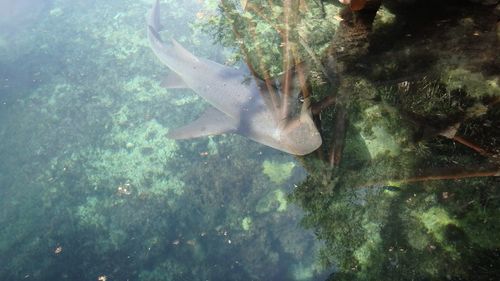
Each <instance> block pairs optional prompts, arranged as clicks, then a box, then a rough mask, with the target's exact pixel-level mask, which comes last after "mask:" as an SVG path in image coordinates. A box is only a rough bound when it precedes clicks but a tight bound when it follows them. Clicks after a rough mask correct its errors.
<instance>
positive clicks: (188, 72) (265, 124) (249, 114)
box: [146, 0, 322, 155]
mask: <svg viewBox="0 0 500 281" xmlns="http://www.w3.org/2000/svg"><path fill="white" fill-rule="evenodd" d="M146 22H147V37H148V40H149V44H150V47H151V49H152V51H153V53H154V54H155V55H156V57H157V58H158V59H159V61H160V62H161V63H162V64H164V65H165V66H167V67H168V68H169V69H170V70H171V71H172V72H173V73H172V74H171V75H170V76H168V77H167V79H166V80H165V82H164V83H163V85H164V86H165V87H166V88H189V89H191V90H193V91H194V92H195V93H196V94H197V95H199V96H200V97H202V98H203V99H204V100H205V101H206V102H207V103H208V104H209V106H208V108H207V109H206V111H205V112H204V113H202V114H201V116H200V117H199V118H198V119H196V120H195V121H193V122H191V123H189V124H187V125H185V126H182V127H180V128H177V129H173V130H169V133H168V134H167V137H168V138H171V139H191V138H198V137H204V136H210V135H218V134H225V133H236V134H239V135H242V136H244V137H246V138H248V139H251V140H253V141H255V142H258V143H261V144H263V145H266V146H269V147H272V148H275V149H278V150H280V151H283V152H286V153H289V154H293V155H306V154H309V153H311V152H313V151H315V150H316V149H317V148H318V147H320V145H321V142H322V140H321V136H320V133H319V131H318V129H317V127H316V125H315V123H314V121H313V118H312V114H311V109H310V102H309V98H306V99H304V100H303V102H302V105H300V104H299V105H298V106H296V107H299V108H298V109H296V110H293V108H292V107H293V105H294V104H295V105H296V104H297V103H299V102H300V101H299V99H298V98H297V99H294V98H286V97H284V95H283V94H281V96H278V98H279V99H280V102H279V104H280V106H276V105H273V103H272V102H270V98H269V95H270V93H269V89H268V87H266V84H265V83H264V81H262V80H260V79H259V78H257V77H255V76H252V75H250V77H249V75H248V71H244V70H241V69H236V68H233V67H229V66H226V65H223V64H219V63H217V62H215V61H211V60H208V59H204V58H199V57H196V56H195V55H194V54H193V53H191V52H189V51H188V50H187V49H186V48H184V47H183V46H182V45H181V44H179V43H178V42H177V41H176V40H175V39H173V38H171V39H170V41H171V42H170V43H169V44H167V43H165V42H164V41H163V40H162V38H161V36H160V31H161V29H162V25H161V23H160V3H159V0H156V1H155V2H154V4H153V7H152V9H151V10H150V12H149V13H148V15H147V20H146Z"/></svg>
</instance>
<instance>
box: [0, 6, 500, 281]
mask: <svg viewBox="0 0 500 281" xmlns="http://www.w3.org/2000/svg"><path fill="white" fill-rule="evenodd" d="M214 3H215V2H214ZM308 4H309V6H308V7H309V8H308V9H309V11H311V13H312V15H308V16H307V17H304V20H308V21H309V23H310V24H313V25H312V26H313V27H314V26H319V27H321V28H319V27H317V28H311V27H309V28H305V31H303V30H302V29H301V32H309V33H306V34H307V35H308V36H309V37H308V39H309V41H306V43H307V44H309V45H310V46H309V47H310V48H312V49H313V52H314V53H315V54H318V56H319V54H322V53H321V52H322V51H324V50H325V49H327V46H328V41H329V38H331V36H333V34H334V32H333V31H332V30H330V29H329V28H330V27H331V26H333V27H335V28H337V27H336V26H337V25H338V20H337V21H335V19H333V17H330V18H329V20H328V21H326V20H321V17H320V10H319V8H318V6H315V4H314V3H308ZM36 6H37V8H36V12H33V13H31V12H30V13H28V14H29V16H27V17H22V20H20V21H19V22H16V21H15V15H16V14H18V13H19V12H18V11H19V10H16V13H14V14H13V18H12V20H11V21H10V22H9V25H7V24H4V25H2V28H1V30H2V33H1V36H0V48H1V49H0V74H1V75H2V76H1V78H2V80H1V82H0V83H1V84H0V90H1V95H0V118H1V119H0V139H1V147H0V157H1V159H2V161H1V162H0V187H1V188H0V195H1V197H0V207H1V209H2V212H1V213H0V224H1V226H2V231H1V232H0V264H2V267H1V269H0V279H2V280H54V279H58V280H65V279H68V280H96V279H98V278H100V277H101V278H102V276H106V278H107V279H108V280H344V279H345V280H353V279H360V280H364V279H366V280H375V279H378V280H381V279H380V278H379V277H380V276H384V277H385V278H387V279H391V280H444V279H448V280H449V279H452V280H472V279H471V278H472V277H474V278H477V279H476V280H494V279H492V278H495V276H497V275H496V274H497V272H498V268H499V257H498V247H499V245H498V242H497V241H496V239H495V237H496V234H498V225H499V224H498V223H499V221H498V218H499V217H500V216H499V209H498V185H499V182H498V179H497V177H492V176H484V177H479V176H475V177H471V178H465V176H466V175H472V176H474V175H476V174H479V173H480V172H483V174H484V173H486V174H487V173H488V172H490V171H495V169H498V158H495V157H494V155H495V153H498V151H497V150H498V136H499V134H498V121H497V120H499V118H497V117H498V115H499V111H498V103H495V101H496V100H497V99H498V95H499V89H498V76H495V75H498V64H497V63H498V61H495V59H494V56H492V55H491V53H492V50H495V47H496V48H497V47H498V45H496V44H497V43H495V42H496V41H495V40H498V35H497V33H496V32H498V31H497V29H495V24H494V21H495V19H494V16H492V15H493V14H492V11H493V8H492V7H494V6H489V7H490V8H488V6H486V7H482V6H479V7H477V6H473V7H476V8H474V9H472V8H470V7H469V8H456V9H455V10H454V11H453V12H454V16H453V17H448V16H449V15H447V14H446V13H445V15H439V16H436V19H433V20H432V21H430V22H432V23H433V24H429V25H425V24H423V23H421V22H418V21H412V17H408V18H407V20H408V22H409V23H405V24H403V23H399V25H398V24H397V23H394V22H393V20H394V18H393V16H391V13H390V10H387V9H384V10H381V11H379V16H378V18H377V19H378V20H379V21H378V22H377V21H376V23H375V26H374V34H375V35H377V36H375V37H374V39H373V40H374V41H373V44H372V49H370V52H368V53H365V54H361V55H358V56H357V57H358V58H359V59H358V61H357V62H356V63H354V65H355V67H354V68H348V69H349V70H348V71H346V72H342V71H339V73H341V74H342V77H340V82H337V83H338V84H334V86H332V88H340V89H342V90H345V87H346V86H345V85H346V84H348V85H349V97H350V100H351V101H350V102H346V104H347V106H346V107H347V109H348V110H347V111H348V119H349V125H348V126H347V130H346V138H345V147H344V151H343V156H342V161H341V165H340V166H339V167H338V168H335V169H332V168H330V166H329V164H328V163H326V162H325V161H322V160H319V159H321V157H319V156H316V155H312V156H309V157H306V158H294V157H292V156H290V155H285V154H283V153H281V152H278V151H275V150H273V149H271V148H267V147H263V146H261V145H259V144H256V143H253V142H251V141H249V140H246V139H243V138H241V137H239V136H233V135H226V136H217V137H212V138H202V139H197V140H189V141H179V142H177V141H173V140H169V139H167V138H165V137H164V136H165V134H166V133H167V132H168V129H169V128H173V127H178V126H180V125H182V124H185V123H187V122H188V121H189V120H192V119H193V118H195V116H197V115H198V114H199V113H200V112H202V110H203V108H204V106H205V105H204V104H203V103H202V101H201V99H199V98H197V97H196V96H195V95H193V94H192V93H191V92H189V91H186V90H175V91H170V90H169V91H167V90H165V89H162V88H161V87H160V84H159V83H160V81H161V79H162V77H163V76H164V75H165V73H166V72H168V70H167V69H166V67H164V66H162V65H161V64H160V63H158V62H157V60H156V59H155V57H154V55H153V53H152V52H151V50H150V49H149V46H148V43H147V40H146V36H145V19H144V16H145V14H146V12H147V11H148V10H149V9H150V6H151V3H150V2H149V1H130V2H123V1H112V2H110V1H106V2H103V1H71V2H69V1H53V2H51V3H48V2H47V3H43V4H42V3H37V5H36ZM18 7H19V9H21V10H22V9H23V6H22V5H20V6H18ZM215 7H216V5H214V4H213V3H209V2H206V3H205V5H204V6H200V5H199V4H197V3H196V1H193V2H192V3H191V2H189V3H182V4H181V3H180V2H178V1H166V2H163V4H162V8H163V11H162V19H164V24H165V26H166V27H167V30H166V31H165V32H164V33H163V35H164V36H165V38H167V36H168V35H171V36H173V37H174V38H177V39H178V40H179V41H180V42H181V43H182V44H183V45H185V46H186V47H188V48H189V49H190V50H192V51H194V52H195V53H196V54H197V55H199V56H200V57H206V58H211V59H214V60H217V61H220V62H224V61H225V60H226V59H225V58H226V57H228V58H229V59H227V60H228V61H229V62H231V61H232V60H231V58H232V57H231V53H232V51H231V50H235V49H236V48H237V44H234V42H231V41H230V39H231V38H230V37H231V36H230V35H231V34H232V33H231V32H230V30H229V29H228V26H227V25H224V24H223V23H219V25H218V26H219V30H220V31H221V33H219V34H218V36H219V37H222V39H224V38H225V37H224V36H226V37H228V38H226V41H230V42H229V45H231V46H232V47H233V49H231V48H230V49H222V48H220V47H212V46H211V44H208V43H207V42H211V40H210V38H211V37H210V34H209V32H207V29H210V28H211V27H213V26H210V25H207V22H211V21H210V20H211V19H212V20H214V21H215V22H213V21H212V24H214V25H216V26H217V24H218V23H217V21H216V20H215V19H217V15H219V16H220V13H217V12H215V11H216V9H215ZM325 7H326V12H327V13H330V14H333V15H335V14H336V13H338V10H337V9H338V7H337V6H333V5H331V4H329V3H327V5H326V6H325ZM301 9H303V8H301ZM33 11H34V10H33ZM211 13H212V14H211ZM212 16H214V17H213V18H212ZM440 17H443V18H440ZM413 20H414V19H413ZM416 22H418V23H419V24H421V26H420V25H415V24H416ZM492 22H493V24H492ZM13 23H16V24H13ZM193 23H197V24H198V25H194V26H193ZM202 23H203V25H204V27H203V28H202V27H201V25H202ZM257 23H259V22H257ZM268 24H269V23H268ZM314 24H316V25H314ZM412 24H413V25H412ZM438 24H439V25H438ZM330 25H331V26H330ZM408 26H409V27H408ZM436 26H440V27H441V30H443V31H442V33H439V32H431V31H433V30H436ZM443 26H444V27H443ZM208 27H210V28H208ZM257 27H258V31H259V32H260V33H259V34H262V37H255V38H257V39H255V42H261V41H262V42H261V43H262V44H263V46H264V49H266V48H265V47H268V50H269V53H270V54H271V55H272V54H274V55H276V54H279V48H271V47H272V46H275V45H276V41H274V40H277V39H276V34H275V33H273V31H272V29H270V28H269V26H266V25H265V24H262V23H261V25H258V26H257ZM418 27H421V29H419V28H418ZM259 28H260V29H259ZM212 30H213V29H212ZM315 31H316V32H315ZM410 31H411V32H410ZM406 34H411V36H408V35H406ZM477 34H478V35H477ZM233 35H234V34H233ZM301 36H304V33H302V35H301ZM398 36H401V37H398ZM259 38H261V39H259ZM401 38H403V39H401ZM439 38H447V39H448V40H438V39H439ZM233 39H234V38H233ZM389 39H390V40H389ZM469 40H470V41H469ZM299 41H300V40H299ZM245 42H247V41H245ZM339 42H341V43H342V42H344V43H346V44H347V43H348V40H347V41H342V40H340V41H339ZM391 42H394V44H391ZM470 42H474V44H469V43H470ZM226 43H227V42H226ZM307 44H302V47H303V48H304V50H307V48H306V47H304V45H306V46H307ZM248 46H249V47H252V46H253V44H252V43H248ZM325 46H326V47H325ZM304 53H306V54H305V55H304V54H302V55H303V56H307V55H310V53H309V52H308V51H304ZM478 54H480V55H478ZM234 60H236V59H234ZM268 63H269V64H271V65H277V66H276V67H275V68H278V70H279V68H280V67H281V62H279V61H277V62H276V61H272V60H271V61H270V62H268ZM327 67H328V66H327ZM313 72H314V73H316V75H319V76H320V75H321V69H314V70H313ZM495 73H496V74H495ZM336 79H339V78H338V77H337V78H336ZM324 80H328V79H324ZM342 81H344V82H342ZM346 81H347V82H346ZM323 82H324V81H323ZM343 87H344V88H343ZM332 88H328V87H327V86H325V85H324V83H319V82H318V81H316V84H314V86H313V90H314V91H315V92H314V94H315V95H317V100H320V99H321V97H322V96H324V95H325V93H327V92H329V91H332V90H331V89H332ZM338 111H339V109H338V107H332V108H330V109H328V110H325V111H324V112H322V114H321V123H322V126H321V128H322V129H323V133H324V141H325V144H326V146H327V145H328V144H329V143H331V142H332V139H335V135H336V134H335V133H337V135H338V132H339V130H338V128H337V130H336V132H334V128H335V126H334V125H331V124H334V123H335V120H338V119H339V117H338V116H339V115H336V112H338ZM471 112H472V113H471ZM415 116H417V117H415ZM457 116H469V117H468V118H466V119H460V118H459V117H457ZM436 120H437V121H436ZM329 122H330V123H329ZM456 122H460V128H459V130H458V134H459V135H461V136H463V137H464V138H467V139H470V140H471V141H474V143H476V144H477V145H478V146H480V147H482V148H483V149H484V150H486V151H488V154H487V155H486V154H485V155H486V156H485V155H481V153H477V152H475V151H474V150H472V149H470V148H468V147H465V146H462V145H461V144H460V143H459V142H457V141H456V140H450V139H447V138H445V137H440V136H439V134H437V133H436V132H429V131H432V130H431V129H434V128H436V127H438V129H436V130H437V131H439V129H441V130H444V129H446V128H447V127H448V126H450V124H454V123H456ZM422 124H424V125H422ZM425 124H431V125H432V126H425ZM430 128H431V129H430ZM443 128H444V129H443ZM324 150H325V154H326V155H328V153H327V152H328V148H327V147H325V149H324ZM325 157H327V156H325ZM490 174H491V173H490ZM439 176H441V178H443V179H441V180H432V181H431V180H430V179H432V177H434V178H437V177H439ZM302 218H303V219H302ZM330 274H332V275H330Z"/></svg>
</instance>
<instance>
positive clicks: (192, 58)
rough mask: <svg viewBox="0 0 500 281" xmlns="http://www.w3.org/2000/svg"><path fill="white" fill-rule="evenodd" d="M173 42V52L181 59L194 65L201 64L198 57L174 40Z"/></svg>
mask: <svg viewBox="0 0 500 281" xmlns="http://www.w3.org/2000/svg"><path fill="white" fill-rule="evenodd" d="M171 40H172V45H173V47H172V49H173V51H174V52H175V53H177V54H178V55H179V56H180V57H182V58H183V59H185V60H187V61H190V62H193V63H198V62H200V60H199V59H198V58H197V57H195V56H194V55H193V54H192V53H191V52H190V51H188V50H186V49H185V48H184V47H182V45H181V44H179V43H178V42H177V41H176V40H175V39H174V38H172V39H171Z"/></svg>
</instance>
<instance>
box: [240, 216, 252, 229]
mask: <svg viewBox="0 0 500 281" xmlns="http://www.w3.org/2000/svg"><path fill="white" fill-rule="evenodd" d="M241 228H243V230H245V231H249V230H250V229H251V228H252V218H251V217H244V218H243V219H242V220H241Z"/></svg>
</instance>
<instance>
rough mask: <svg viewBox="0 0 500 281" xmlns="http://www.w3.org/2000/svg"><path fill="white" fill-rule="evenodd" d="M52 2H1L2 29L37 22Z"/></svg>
mask: <svg viewBox="0 0 500 281" xmlns="http://www.w3.org/2000/svg"><path fill="white" fill-rule="evenodd" d="M51 1H52V0H0V27H2V26H16V25H18V24H23V23H27V22H31V21H35V20H36V19H37V16H38V15H39V14H40V12H41V11H43V10H44V8H46V7H47V6H48V5H49V2H51Z"/></svg>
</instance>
